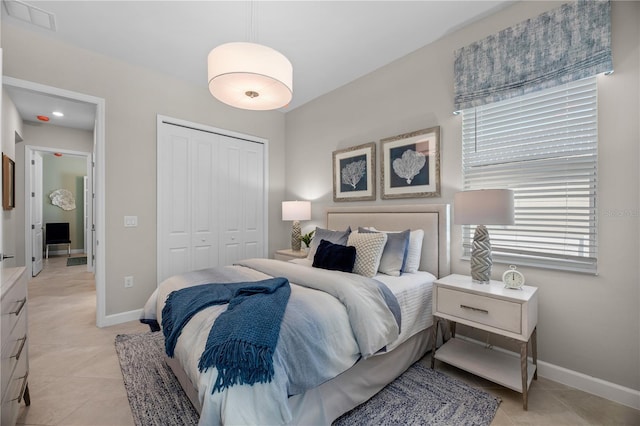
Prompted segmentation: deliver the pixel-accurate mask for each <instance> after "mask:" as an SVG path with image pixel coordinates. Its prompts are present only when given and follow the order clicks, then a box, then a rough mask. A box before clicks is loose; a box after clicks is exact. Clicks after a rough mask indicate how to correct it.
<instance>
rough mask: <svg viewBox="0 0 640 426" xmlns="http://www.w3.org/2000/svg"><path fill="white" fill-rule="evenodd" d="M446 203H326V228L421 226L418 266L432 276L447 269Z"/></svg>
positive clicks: (448, 248)
mask: <svg viewBox="0 0 640 426" xmlns="http://www.w3.org/2000/svg"><path fill="white" fill-rule="evenodd" d="M449 210H450V209H449V205H448V204H416V205H403V206H393V205H384V206H359V207H329V208H328V209H327V228H329V229H345V228H346V227H347V226H350V227H351V229H353V230H356V229H358V227H359V226H373V227H375V228H376V229H379V230H381V231H404V230H405V229H423V230H424V240H423V242H422V258H421V259H420V270H422V271H428V272H431V273H432V274H433V275H435V276H436V277H438V278H440V277H444V276H446V275H449V274H450V273H451V257H450V256H451V255H450V235H449V232H450V231H449V229H450V225H449Z"/></svg>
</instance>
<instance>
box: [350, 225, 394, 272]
mask: <svg viewBox="0 0 640 426" xmlns="http://www.w3.org/2000/svg"><path fill="white" fill-rule="evenodd" d="M386 243H387V234H385V233H382V232H381V233H377V232H376V233H360V232H357V231H356V232H352V233H351V234H350V235H349V240H348V241H347V245H349V246H354V247H355V248H356V263H355V265H353V272H354V273H355V274H359V275H363V276H365V277H373V276H374V275H375V274H376V273H377V272H378V266H379V265H380V258H381V257H382V251H383V250H384V245H385V244H386Z"/></svg>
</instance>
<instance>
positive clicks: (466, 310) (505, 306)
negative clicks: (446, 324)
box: [436, 287, 522, 334]
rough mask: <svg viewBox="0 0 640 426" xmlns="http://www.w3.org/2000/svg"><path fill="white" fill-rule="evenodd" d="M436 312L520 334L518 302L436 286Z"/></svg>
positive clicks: (520, 306)
mask: <svg viewBox="0 0 640 426" xmlns="http://www.w3.org/2000/svg"><path fill="white" fill-rule="evenodd" d="M437 292H438V294H437V300H438V302H437V306H436V309H437V312H438V313H443V314H447V315H451V316H454V317H457V318H460V319H464V320H469V321H473V322H476V323H480V324H484V325H487V326H489V327H495V328H499V329H501V330H505V331H510V332H512V333H517V334H520V333H521V332H522V310H521V309H522V305H521V304H520V303H515V302H509V301H506V300H501V299H495V298H492V297H487V296H480V295H477V294H473V293H467V292H463V291H457V290H451V289H448V288H442V287H437Z"/></svg>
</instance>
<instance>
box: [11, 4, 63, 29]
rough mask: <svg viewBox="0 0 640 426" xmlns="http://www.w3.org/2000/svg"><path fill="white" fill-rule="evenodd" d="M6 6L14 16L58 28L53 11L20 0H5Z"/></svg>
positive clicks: (46, 26) (32, 22) (50, 27)
mask: <svg viewBox="0 0 640 426" xmlns="http://www.w3.org/2000/svg"><path fill="white" fill-rule="evenodd" d="M3 3H4V7H5V9H6V10H7V13H8V14H9V16H11V17H12V18H16V19H19V20H21V21H24V22H28V23H30V24H33V25H35V26H37V27H40V28H45V29H47V30H51V31H55V30H56V17H55V15H54V14H53V13H50V12H47V11H46V10H43V9H40V8H39V7H35V6H32V5H30V4H28V3H25V2H23V1H20V0H4V1H3Z"/></svg>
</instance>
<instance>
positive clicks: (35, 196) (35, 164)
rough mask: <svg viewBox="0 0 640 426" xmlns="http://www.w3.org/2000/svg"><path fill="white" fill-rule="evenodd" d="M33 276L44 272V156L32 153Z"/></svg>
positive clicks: (30, 169) (30, 171) (30, 170)
mask: <svg viewBox="0 0 640 426" xmlns="http://www.w3.org/2000/svg"><path fill="white" fill-rule="evenodd" d="M29 173H31V194H30V195H31V275H32V276H34V277H35V276H36V275H38V274H39V273H40V271H42V249H43V240H44V236H43V235H42V227H43V225H42V154H41V153H39V152H33V151H31V167H30V168H29Z"/></svg>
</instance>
